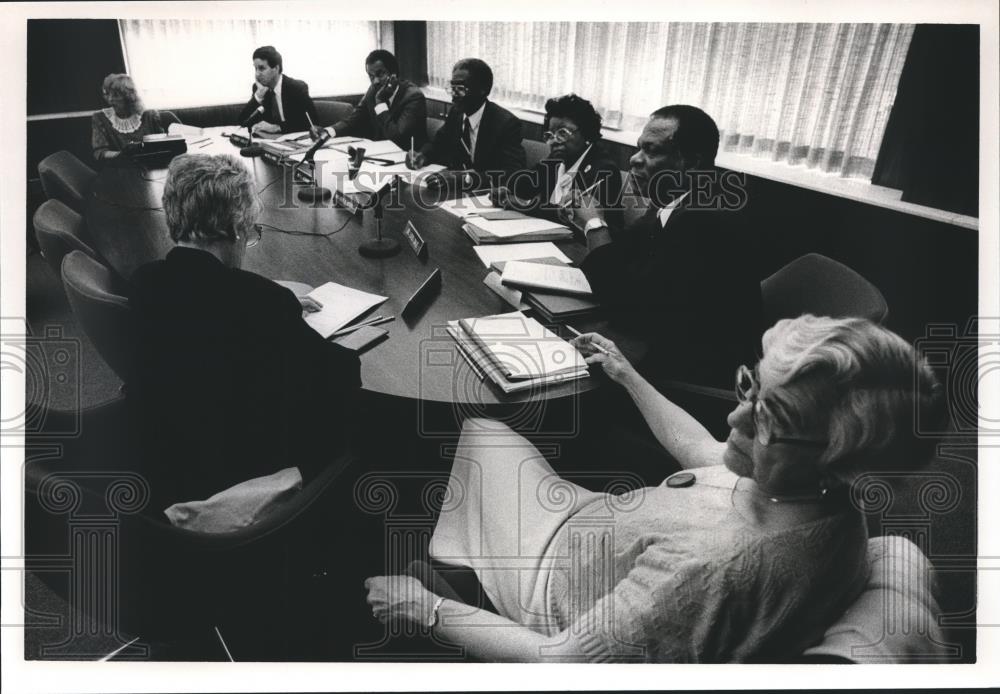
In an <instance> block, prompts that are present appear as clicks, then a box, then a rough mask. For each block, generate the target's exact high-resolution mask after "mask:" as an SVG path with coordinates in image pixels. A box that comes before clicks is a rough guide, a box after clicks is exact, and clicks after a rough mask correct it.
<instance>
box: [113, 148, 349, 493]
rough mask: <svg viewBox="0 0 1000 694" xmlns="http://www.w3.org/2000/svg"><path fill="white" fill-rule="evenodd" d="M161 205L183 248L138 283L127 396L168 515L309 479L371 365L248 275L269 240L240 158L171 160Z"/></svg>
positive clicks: (326, 460)
mask: <svg viewBox="0 0 1000 694" xmlns="http://www.w3.org/2000/svg"><path fill="white" fill-rule="evenodd" d="M163 208H164V211H165V213H166V218H167V226H168V228H169V231H170V236H171V239H172V240H173V241H174V242H175V243H176V244H177V245H176V247H175V248H174V249H173V250H171V251H170V253H168V254H167V257H166V258H165V259H164V260H158V261H155V262H153V263H150V264H148V265H145V266H143V267H141V268H139V269H138V270H137V271H136V272H135V273H134V274H133V275H132V278H131V280H130V282H131V288H130V291H129V302H130V307H131V313H132V315H133V317H134V327H135V333H134V339H133V340H132V341H131V348H132V350H133V354H132V362H131V363H133V364H135V367H134V368H133V373H130V374H129V377H128V392H127V395H126V397H127V398H128V400H129V402H130V404H131V406H132V407H131V412H132V414H133V415H134V416H135V417H137V423H136V426H135V431H136V432H137V433H139V434H140V436H141V439H140V441H139V445H140V446H141V449H142V450H144V451H145V452H146V455H145V457H146V458H147V460H148V462H149V463H150V464H149V473H150V477H151V480H150V481H151V492H152V496H153V505H151V506H150V508H152V509H156V510H157V511H159V510H162V509H164V508H166V507H167V506H168V505H170V504H173V503H175V502H185V501H195V500H203V499H207V498H209V497H210V496H212V495H214V494H216V493H218V492H220V491H222V490H224V489H227V488H229V487H232V486H233V485H235V484H237V483H240V482H243V481H245V480H248V479H252V478H257V477H262V476H266V475H270V474H272V473H275V472H277V471H278V470H283V469H285V468H298V470H299V473H300V475H301V477H302V478H303V480H304V481H306V482H308V481H309V480H310V479H311V478H312V477H313V476H315V475H316V474H317V473H318V472H319V471H320V470H322V469H323V468H324V466H326V465H328V464H330V463H331V462H334V461H336V460H337V457H338V455H339V454H340V453H341V451H342V450H344V449H345V447H346V446H347V445H348V442H349V441H350V432H351V431H352V430H353V429H354V428H355V425H354V424H353V421H354V416H355V415H354V413H355V412H356V411H357V407H358V396H359V392H358V389H359V386H360V384H361V380H360V376H359V373H360V363H359V361H358V357H357V356H356V355H355V354H354V353H353V352H351V351H349V350H347V349H345V348H343V347H341V346H339V345H336V344H334V343H332V342H328V341H326V340H324V339H323V338H322V337H321V336H320V335H319V333H317V332H315V331H314V330H313V329H312V328H311V327H309V325H307V324H306V323H305V321H304V320H303V319H302V312H303V309H304V308H305V309H306V310H316V309H317V308H318V307H317V306H316V305H315V303H314V302H311V300H298V299H296V297H295V295H294V294H292V292H291V291H289V290H288V289H286V288H284V287H282V286H279V285H278V284H275V283H274V282H272V281H271V280H269V279H266V278H264V277H261V276H260V275H255V274H253V273H251V272H246V271H244V270H241V269H240V266H241V265H242V262H243V256H244V254H245V253H246V249H247V247H248V246H251V245H254V243H255V242H256V241H259V240H260V227H258V226H257V225H256V224H255V221H256V219H255V218H256V215H257V211H258V209H259V208H258V203H257V196H256V192H255V186H254V181H253V177H252V176H251V174H250V172H249V171H248V170H247V168H246V166H245V165H244V164H243V163H242V162H241V161H240V160H239V159H236V158H234V157H233V156H232V155H219V156H214V157H210V156H208V155H190V154H188V155H182V156H179V157H177V158H175V159H174V160H173V162H171V164H170V169H169V173H168V175H167V180H166V184H165V186H164V191H163Z"/></svg>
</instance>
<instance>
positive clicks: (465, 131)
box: [462, 116, 472, 169]
mask: <svg viewBox="0 0 1000 694" xmlns="http://www.w3.org/2000/svg"><path fill="white" fill-rule="evenodd" d="M464 118H465V120H464V122H463V123H462V163H463V164H464V165H465V168H467V169H471V168H472V123H470V122H469V117H468V116H465V117H464Z"/></svg>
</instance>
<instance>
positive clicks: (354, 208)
mask: <svg viewBox="0 0 1000 694" xmlns="http://www.w3.org/2000/svg"><path fill="white" fill-rule="evenodd" d="M333 203H334V204H335V205H336V206H337V207H340V208H342V209H345V210H347V211H348V212H350V213H351V214H357V213H358V210H360V209H362V205H361V201H360V200H359V199H358V196H357V195H351V194H346V193H343V192H341V191H339V190H335V191H333Z"/></svg>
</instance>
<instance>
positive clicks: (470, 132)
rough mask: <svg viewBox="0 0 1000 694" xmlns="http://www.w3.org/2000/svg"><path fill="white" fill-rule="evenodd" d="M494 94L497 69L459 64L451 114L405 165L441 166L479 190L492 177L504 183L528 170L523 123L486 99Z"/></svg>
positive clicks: (454, 72)
mask: <svg viewBox="0 0 1000 694" xmlns="http://www.w3.org/2000/svg"><path fill="white" fill-rule="evenodd" d="M492 89H493V70H491V69H490V66H489V65H487V64H486V63H485V62H483V61H482V60H479V59H478V58H465V59H463V60H460V61H458V62H457V63H455V67H454V68H452V72H451V103H452V109H451V111H450V112H449V113H448V118H447V119H446V120H445V123H444V125H442V126H441V129H440V130H438V131H437V134H436V135H435V136H434V139H433V140H432V141H431V142H429V143H428V144H426V145H424V147H422V148H421V149H420V151H419V152H416V153H415V154H414V155H412V156H407V165H408V166H410V167H411V168H415V169H419V168H421V167H423V166H426V165H427V164H442V165H444V166H446V167H448V168H449V169H451V170H452V171H453V172H455V173H454V174H453V175H454V176H456V177H457V178H459V179H460V180H461V181H462V182H463V184H467V185H469V186H472V187H479V186H481V185H483V184H486V183H488V181H489V178H490V173H491V172H492V174H493V177H495V178H503V177H505V176H506V175H510V174H511V173H512V172H514V171H517V170H518V169H523V168H524V167H525V155H524V147H522V146H521V121H520V120H518V118H517V116H515V115H514V114H513V113H511V112H510V111H508V110H507V109H505V108H502V107H500V106H497V105H496V104H495V103H493V102H492V101H489V99H488V98H487V97H488V96H489V94H490V91H492Z"/></svg>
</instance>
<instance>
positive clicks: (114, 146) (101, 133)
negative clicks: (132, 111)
mask: <svg viewBox="0 0 1000 694" xmlns="http://www.w3.org/2000/svg"><path fill="white" fill-rule="evenodd" d="M91 126H92V131H93V135H92V137H91V143H92V145H93V148H94V159H96V160H97V161H100V160H101V155H102V154H103V153H104V152H106V151H112V152H118V151H121V150H122V149H124V148H125V146H126V145H129V144H132V143H136V142H142V138H143V136H145V135H153V134H157V133H164V132H166V128H165V127H164V126H163V123H162V120H161V118H160V113H159V111H154V110H149V111H143V113H142V115H138V114H136V115H133V116H130V117H128V118H119V117H118V116H116V115H115V112H114V110H113V109H110V108H105V109H102V110H100V111H97V112H96V113H94V116H93V118H92V120H91Z"/></svg>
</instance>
